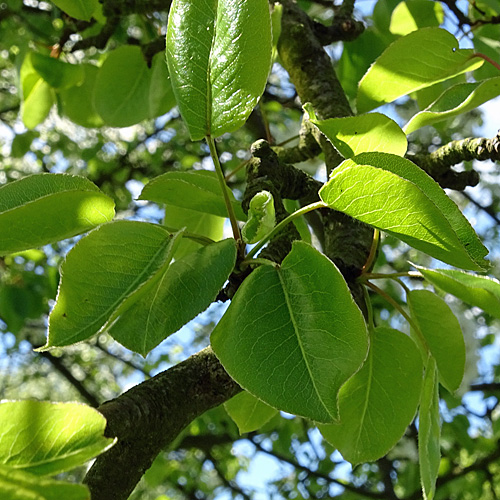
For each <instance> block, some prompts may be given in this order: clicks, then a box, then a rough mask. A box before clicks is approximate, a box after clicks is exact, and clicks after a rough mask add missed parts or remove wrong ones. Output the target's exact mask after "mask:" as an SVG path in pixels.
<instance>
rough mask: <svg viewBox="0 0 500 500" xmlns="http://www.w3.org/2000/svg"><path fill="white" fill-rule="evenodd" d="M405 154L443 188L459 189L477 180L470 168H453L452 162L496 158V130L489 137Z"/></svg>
mask: <svg viewBox="0 0 500 500" xmlns="http://www.w3.org/2000/svg"><path fill="white" fill-rule="evenodd" d="M407 158H408V159H409V160H411V161H412V162H413V163H415V164H417V165H418V166H419V167H420V168H421V169H422V170H424V171H425V172H427V173H428V174H429V175H430V176H431V177H432V178H433V179H434V180H435V181H436V182H438V183H439V184H440V185H441V187H443V188H450V189H456V190H459V191H462V190H463V189H465V188H466V187H467V186H475V185H476V184H477V183H478V182H479V174H478V173H477V172H475V171H474V170H470V171H466V172H455V171H454V170H451V167H452V166H453V165H457V164H458V163H461V162H463V161H471V160H480V161H484V160H492V161H500V132H499V133H498V134H497V135H496V136H495V137H493V138H492V139H485V138H484V137H480V138H477V139H473V138H467V139H463V140H460V141H452V142H449V143H448V144H445V145H444V146H442V147H440V148H439V149H437V150H436V151H434V153H431V154H416V155H407Z"/></svg>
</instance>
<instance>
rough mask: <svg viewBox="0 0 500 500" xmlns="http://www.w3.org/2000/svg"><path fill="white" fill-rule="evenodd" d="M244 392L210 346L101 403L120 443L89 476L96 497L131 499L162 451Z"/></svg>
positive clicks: (110, 434)
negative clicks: (199, 419)
mask: <svg viewBox="0 0 500 500" xmlns="http://www.w3.org/2000/svg"><path fill="white" fill-rule="evenodd" d="M240 391H241V389H240V387H239V386H238V385H237V384H236V382H234V381H233V380H232V379H231V378H230V377H229V375H228V374H227V373H226V371H225V370H224V368H223V367H222V365H221V364H220V363H219V361H218V359H217V358H216V357H215V354H214V353H213V351H212V349H211V348H210V347H207V348H206V349H203V350H202V351H200V352H199V353H198V354H195V355H194V356H191V357H190V358H188V359H187V360H186V361H183V362H182V363H179V364H178V365H176V366H174V367H172V368H170V369H169V370H167V371H165V372H162V373H160V374H159V375H157V376H156V377H153V378H151V379H149V380H147V381H145V382H143V383H142V384H140V385H137V386H135V387H133V388H132V389H130V390H129V391H128V392H126V393H124V394H122V395H121V396H119V397H118V398H116V399H114V400H112V401H109V402H106V403H104V404H103V405H101V406H100V407H99V408H98V409H99V411H100V412H101V413H102V414H103V415H104V416H105V417H106V419H107V427H106V431H105V434H106V436H108V437H117V438H118V442H117V444H116V445H115V446H114V447H113V448H111V449H110V450H109V451H108V452H106V453H104V454H103V455H100V456H99V457H98V458H97V459H96V461H95V463H94V465H93V466H92V468H91V469H90V470H89V472H88V473H87V476H86V477H85V480H84V483H86V484H87V485H88V487H89V489H90V492H91V495H92V500H125V499H126V498H128V496H129V495H130V494H131V493H132V491H133V489H134V488H135V486H136V484H137V483H138V481H139V480H140V478H141V477H142V475H143V474H144V472H145V471H146V470H147V469H148V468H149V467H150V466H151V464H152V463H153V460H154V459H155V458H156V456H157V455H158V453H160V452H161V451H162V450H163V449H165V448H167V447H168V446H169V445H170V443H172V441H173V440H174V439H175V438H176V437H177V436H178V434H179V433H180V432H181V431H182V429H184V427H186V425H188V424H189V423H190V422H191V421H192V420H194V419H195V418H196V417H198V416H200V415H201V414H203V413H204V412H205V411H207V410H210V409H211V408H214V407H215V406H218V405H220V404H221V403H223V402H224V401H227V400H228V399H230V398H231V397H233V396H234V395H235V394H237V393H238V392H240Z"/></svg>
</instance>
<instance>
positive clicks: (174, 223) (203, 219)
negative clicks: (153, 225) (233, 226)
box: [163, 205, 225, 259]
mask: <svg viewBox="0 0 500 500" xmlns="http://www.w3.org/2000/svg"><path fill="white" fill-rule="evenodd" d="M224 221H225V218H224V217H218V216H216V215H211V214H206V213H205V214H202V213H200V212H197V211H195V210H189V209H187V208H179V207H176V206H173V205H166V206H165V217H164V219H163V222H164V224H165V226H167V227H169V228H175V229H178V228H186V231H189V232H191V233H195V234H200V235H202V236H206V237H207V238H210V239H211V240H214V241H219V240H221V239H222V237H223V236H224ZM199 248H200V244H199V243H198V242H196V241H193V240H191V239H188V238H182V241H181V242H180V243H179V245H178V247H177V250H176V251H175V254H174V257H175V258H176V259H182V257H184V256H185V255H188V254H189V253H191V252H194V251H196V250H198V249H199Z"/></svg>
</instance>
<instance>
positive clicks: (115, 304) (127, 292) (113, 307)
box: [49, 236, 172, 343]
mask: <svg viewBox="0 0 500 500" xmlns="http://www.w3.org/2000/svg"><path fill="white" fill-rule="evenodd" d="M171 241H172V238H170V237H169V236H167V238H166V239H165V241H164V243H163V244H162V245H161V246H160V248H159V249H158V251H157V252H155V254H154V255H153V257H152V258H151V259H150V261H149V264H148V265H147V266H146V267H145V268H144V271H143V272H142V273H141V274H139V275H138V276H137V278H136V279H135V280H134V281H133V282H132V283H131V284H130V286H129V287H128V288H127V289H126V290H125V291H124V292H123V293H122V294H121V295H120V297H119V298H118V299H117V300H115V301H114V302H113V304H111V305H110V306H109V307H108V308H106V311H104V312H103V313H101V314H100V315H99V316H98V317H97V318H96V319H95V320H94V321H93V322H92V323H90V324H89V325H86V326H85V327H84V328H80V329H79V330H77V331H76V332H75V333H74V334H73V335H72V336H71V337H69V338H68V339H66V342H69V343H72V340H73V339H74V338H75V337H79V336H80V335H81V333H82V332H85V331H88V330H91V331H92V330H94V328H95V325H96V324H97V325H99V324H100V322H101V320H102V318H103V317H110V316H113V313H114V312H115V311H116V310H117V309H118V308H119V306H120V305H121V304H123V303H124V302H125V300H127V299H128V298H130V297H132V295H133V293H134V292H133V290H135V291H136V292H138V291H139V290H140V289H141V288H142V287H143V286H145V285H146V284H147V283H148V282H149V281H151V279H153V278H154V276H155V275H156V273H152V274H150V276H149V279H147V280H146V281H144V282H142V283H141V284H140V285H139V286H138V287H137V288H136V284H137V283H138V282H140V280H141V277H142V276H145V275H146V276H147V275H148V272H147V271H148V270H149V269H151V267H152V266H153V263H154V262H155V260H156V258H157V256H158V255H160V254H161V253H162V252H164V251H165V248H166V247H167V246H168V245H169V244H170V242H171ZM162 268H163V264H162V265H161V266H160V267H159V269H158V271H157V272H160V271H161V269H162ZM110 312H111V315H110V314H109V313H110ZM108 323H109V320H108V321H105V322H104V323H103V324H102V325H101V326H100V327H97V330H96V331H95V332H94V333H92V334H91V335H95V334H97V333H99V332H101V331H102V330H103V329H104V328H106V326H107V325H108ZM49 327H50V322H49Z"/></svg>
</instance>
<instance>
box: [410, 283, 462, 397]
mask: <svg viewBox="0 0 500 500" xmlns="http://www.w3.org/2000/svg"><path fill="white" fill-rule="evenodd" d="M408 305H409V306H410V311H411V317H412V319H413V321H415V323H416V324H417V325H418V327H419V329H420V332H421V333H422V335H423V336H424V337H425V341H426V342H427V345H428V347H429V349H430V352H431V354H432V355H433V356H434V358H435V359H436V363H437V368H438V371H439V378H440V382H441V384H443V386H444V387H446V389H448V390H449V391H450V392H454V391H456V390H457V389H458V387H459V386H460V383H461V382H462V378H463V375H464V370H465V342H464V337H463V334H462V330H461V329H460V324H459V323H458V320H457V318H456V317H455V315H454V314H453V312H452V311H451V309H450V308H449V306H448V305H447V304H446V302H445V301H444V300H443V299H442V298H441V297H438V296H437V295H436V294H435V293H432V292H430V291H429V290H412V291H411V292H410V293H409V294H408Z"/></svg>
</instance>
